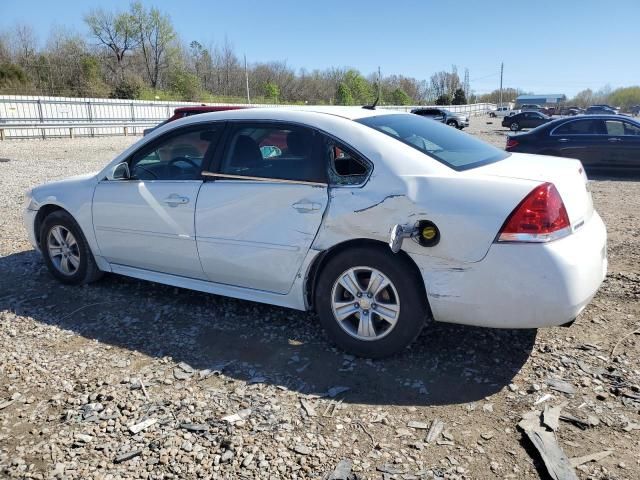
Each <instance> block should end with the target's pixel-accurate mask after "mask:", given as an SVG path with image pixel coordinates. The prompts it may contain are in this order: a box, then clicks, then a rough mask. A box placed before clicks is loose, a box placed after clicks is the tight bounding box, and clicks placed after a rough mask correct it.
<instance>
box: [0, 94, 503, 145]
mask: <svg viewBox="0 0 640 480" xmlns="http://www.w3.org/2000/svg"><path fill="white" fill-rule="evenodd" d="M196 105H203V104H202V103H194V102H161V101H155V102H154V101H145V100H114V99H105V98H68V97H31V96H18V95H0V140H4V139H11V138H48V137H74V136H91V137H93V136H107V135H138V134H141V133H142V130H143V129H145V128H147V127H152V126H154V125H157V124H158V123H160V122H162V121H163V120H165V119H167V118H169V117H170V116H171V115H172V114H173V111H174V109H175V108H177V107H185V106H196ZM206 105H220V106H222V105H234V104H215V103H207V104H206ZM235 105H238V106H252V107H287V108H305V107H306V106H295V105H283V104H274V105H265V104H260V105H247V104H235ZM416 107H417V106H393V105H384V106H381V107H380V108H385V109H394V110H403V111H411V109H413V108H416ZM422 107H424V106H422ZM444 108H447V109H449V110H451V111H453V112H460V113H466V114H468V115H470V116H476V115H483V114H486V113H488V112H489V111H490V110H492V109H495V105H494V104H489V103H476V104H471V105H449V106H445V107H444Z"/></svg>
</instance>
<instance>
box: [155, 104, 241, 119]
mask: <svg viewBox="0 0 640 480" xmlns="http://www.w3.org/2000/svg"><path fill="white" fill-rule="evenodd" d="M242 108H250V107H241V106H231V105H226V106H216V107H214V106H210V105H196V106H193V107H178V108H176V109H175V110H174V111H173V116H172V117H169V119H168V120H167V122H165V123H169V122H173V121H174V120H178V119H179V118H184V117H190V116H191V115H198V114H200V113H209V112H224V111H225V110H240V109H242Z"/></svg>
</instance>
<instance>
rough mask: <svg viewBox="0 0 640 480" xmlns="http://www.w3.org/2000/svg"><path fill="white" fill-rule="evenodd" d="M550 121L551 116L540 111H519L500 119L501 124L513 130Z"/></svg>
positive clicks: (532, 126) (533, 126)
mask: <svg viewBox="0 0 640 480" xmlns="http://www.w3.org/2000/svg"><path fill="white" fill-rule="evenodd" d="M550 121H551V117H549V116H547V115H545V114H544V113H540V112H521V113H516V114H515V115H510V116H508V117H505V118H504V120H502V126H503V127H507V128H508V129H509V130H511V131H513V132H517V131H518V130H521V129H523V128H535V127H537V126H539V125H542V124H543V123H547V122H550Z"/></svg>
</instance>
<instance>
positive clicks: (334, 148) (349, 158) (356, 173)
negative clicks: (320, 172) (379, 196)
mask: <svg viewBox="0 0 640 480" xmlns="http://www.w3.org/2000/svg"><path fill="white" fill-rule="evenodd" d="M324 152H325V154H324V156H325V164H326V165H327V166H328V170H329V184H330V185H336V186H341V185H343V186H347V185H360V184H362V183H364V182H365V181H366V179H367V177H368V176H369V173H370V172H371V170H372V169H373V167H372V165H371V163H370V162H369V161H368V160H366V159H365V158H364V157H363V156H361V155H359V154H357V153H355V152H354V151H353V150H352V149H350V148H349V147H346V146H345V145H343V144H341V143H340V142H338V141H337V140H334V139H333V138H326V139H325V142H324Z"/></svg>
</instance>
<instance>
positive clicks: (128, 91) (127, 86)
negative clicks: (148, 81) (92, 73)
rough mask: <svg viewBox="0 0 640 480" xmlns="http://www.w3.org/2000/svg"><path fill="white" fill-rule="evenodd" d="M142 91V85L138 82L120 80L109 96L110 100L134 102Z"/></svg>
mask: <svg viewBox="0 0 640 480" xmlns="http://www.w3.org/2000/svg"><path fill="white" fill-rule="evenodd" d="M141 91H142V85H141V84H140V81H136V80H135V79H126V78H125V79H123V80H121V81H120V82H119V83H118V84H117V85H116V86H115V88H114V89H113V90H112V92H111V94H110V95H109V97H110V98H122V99H125V100H135V99H136V98H139V97H140V92H141Z"/></svg>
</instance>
